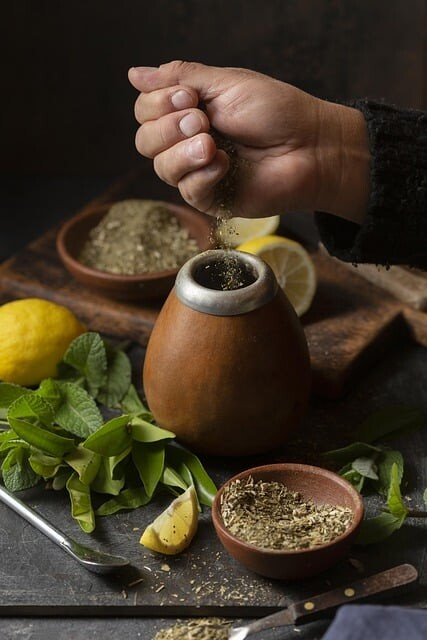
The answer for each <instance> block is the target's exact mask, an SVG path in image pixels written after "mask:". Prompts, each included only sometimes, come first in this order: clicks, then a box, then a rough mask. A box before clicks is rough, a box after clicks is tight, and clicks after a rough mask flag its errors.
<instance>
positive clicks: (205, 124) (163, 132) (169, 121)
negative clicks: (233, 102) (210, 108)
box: [135, 109, 210, 158]
mask: <svg viewBox="0 0 427 640" xmlns="http://www.w3.org/2000/svg"><path fill="white" fill-rule="evenodd" d="M209 126H210V125H209V120H208V118H207V116H206V114H205V113H203V112H202V111H200V110H198V109H192V110H186V111H180V112H178V113H170V114H167V115H165V116H163V117H161V118H159V119H158V120H149V121H148V122H145V123H144V124H142V125H141V127H140V128H139V129H138V131H137V133H136V136H135V145H136V148H137V149H138V151H139V153H141V154H142V155H144V156H147V157H148V158H154V156H156V155H158V154H159V153H161V152H162V151H165V150H166V149H169V148H170V147H173V146H174V145H176V144H177V143H178V142H182V141H183V140H185V139H187V138H192V137H193V136H196V135H197V134H200V133H207V132H208V131H209Z"/></svg>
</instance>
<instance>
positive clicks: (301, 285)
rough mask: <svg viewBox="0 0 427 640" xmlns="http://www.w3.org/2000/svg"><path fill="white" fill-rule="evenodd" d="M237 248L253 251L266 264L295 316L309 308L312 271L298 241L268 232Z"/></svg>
mask: <svg viewBox="0 0 427 640" xmlns="http://www.w3.org/2000/svg"><path fill="white" fill-rule="evenodd" d="M237 249H238V250H239V251H246V252H247V253H252V254H255V255H257V256H259V257H260V258H262V259H263V260H264V261H265V262H266V263H267V264H268V265H270V267H271V268H272V269H273V271H274V274H275V276H276V278H277V281H278V283H279V286H280V287H281V288H282V289H283V291H284V292H285V294H286V296H287V298H288V300H289V302H290V303H291V304H292V306H293V308H294V309H295V311H296V313H297V315H298V316H302V315H303V313H305V312H306V311H307V310H308V309H309V307H310V305H311V303H312V301H313V297H314V294H315V291H316V271H315V267H314V264H313V262H312V260H311V258H310V256H309V254H308V253H307V251H306V250H305V249H304V247H303V246H302V245H301V244H299V242H295V240H290V239H289V238H284V237H282V236H275V235H268V236H264V237H262V238H256V239H254V240H249V241H248V242H244V243H243V244H241V245H239V246H238V247H237Z"/></svg>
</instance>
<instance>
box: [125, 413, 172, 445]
mask: <svg viewBox="0 0 427 640" xmlns="http://www.w3.org/2000/svg"><path fill="white" fill-rule="evenodd" d="M131 426H132V438H133V439H134V440H137V441H138V442H158V441H159V440H170V439H171V438H175V434H174V433H172V431H167V429H162V428H161V427H158V426H157V425H155V424H151V422H147V421H146V420H144V419H143V418H140V417H139V416H133V417H132V420H131Z"/></svg>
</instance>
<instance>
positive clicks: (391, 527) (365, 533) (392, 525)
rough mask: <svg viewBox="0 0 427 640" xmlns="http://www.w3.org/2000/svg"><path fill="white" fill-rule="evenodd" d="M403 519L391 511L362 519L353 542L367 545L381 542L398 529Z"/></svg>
mask: <svg viewBox="0 0 427 640" xmlns="http://www.w3.org/2000/svg"><path fill="white" fill-rule="evenodd" d="M404 521H405V518H398V517H397V516H394V515H393V514H392V513H381V514H380V515H379V516H375V517H374V518H368V519H367V520H363V522H362V524H361V527H360V529H359V531H358V533H357V536H356V540H355V544H359V545H368V544H375V543H376V542H381V541H382V540H385V539H386V538H388V537H389V536H391V534H392V533H394V531H397V529H400V527H401V526H402V524H403V522H404Z"/></svg>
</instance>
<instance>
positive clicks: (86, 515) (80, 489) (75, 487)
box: [66, 472, 95, 533]
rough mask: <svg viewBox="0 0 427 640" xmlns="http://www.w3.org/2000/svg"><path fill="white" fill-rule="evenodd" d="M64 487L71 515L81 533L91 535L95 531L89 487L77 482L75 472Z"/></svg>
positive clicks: (77, 478)
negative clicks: (81, 530)
mask: <svg viewBox="0 0 427 640" xmlns="http://www.w3.org/2000/svg"><path fill="white" fill-rule="evenodd" d="M66 487H67V491H68V493H69V496H70V500H71V515H72V516H73V518H75V520H77V522H78V523H79V525H80V527H81V529H83V531H85V532H86V533H91V532H92V531H93V530H94V529H95V513H94V511H93V508H92V501H91V496H90V489H89V487H88V486H87V485H85V484H83V482H81V481H80V480H79V477H78V475H77V473H75V472H74V473H72V474H71V476H70V477H69V478H68V480H67V484H66Z"/></svg>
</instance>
